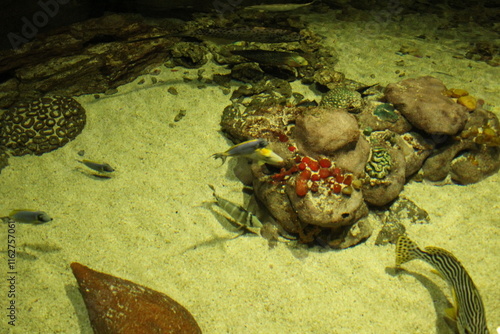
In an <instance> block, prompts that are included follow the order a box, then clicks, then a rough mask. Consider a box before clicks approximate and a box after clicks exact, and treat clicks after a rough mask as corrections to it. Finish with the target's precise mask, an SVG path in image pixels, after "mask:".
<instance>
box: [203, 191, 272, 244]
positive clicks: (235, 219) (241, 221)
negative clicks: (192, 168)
mask: <svg viewBox="0 0 500 334" xmlns="http://www.w3.org/2000/svg"><path fill="white" fill-rule="evenodd" d="M208 186H209V187H210V189H212V191H213V195H214V198H215V202H216V203H217V205H218V206H219V207H220V208H221V209H223V210H224V211H226V212H227V214H228V215H229V217H226V218H227V219H228V220H229V221H230V222H231V223H232V224H233V225H234V226H236V227H238V228H239V229H243V230H246V231H248V232H252V233H255V234H257V235H260V229H261V228H262V223H261V222H260V220H259V218H257V216H255V215H254V214H253V213H251V212H250V211H248V210H246V209H244V208H243V207H241V206H239V205H237V204H234V203H233V202H230V201H228V200H226V199H224V198H222V197H219V196H218V195H217V194H216V193H215V188H214V186H212V185H210V184H209V185H208Z"/></svg>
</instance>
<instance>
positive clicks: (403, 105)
mask: <svg viewBox="0 0 500 334" xmlns="http://www.w3.org/2000/svg"><path fill="white" fill-rule="evenodd" d="M444 91H446V86H445V85H444V84H443V83H442V82H441V81H440V80H438V79H436V78H433V77H430V76H426V77H420V78H416V79H406V80H403V81H400V82H398V83H395V84H394V83H393V84H389V85H388V86H387V87H386V90H385V96H386V98H387V100H388V101H389V102H390V103H392V104H393V105H394V106H395V107H396V109H397V110H399V111H400V112H401V114H403V116H405V117H406V119H407V120H408V121H409V122H410V123H411V124H413V125H414V126H415V127H417V128H419V129H421V130H423V131H425V132H427V133H429V134H447V135H454V134H456V133H457V132H459V131H460V130H462V129H463V127H464V125H465V122H466V121H467V116H468V112H467V108H465V107H464V106H462V105H460V104H457V103H456V102H455V101H453V100H452V99H451V98H449V97H447V96H445V95H444V94H443V92H444Z"/></svg>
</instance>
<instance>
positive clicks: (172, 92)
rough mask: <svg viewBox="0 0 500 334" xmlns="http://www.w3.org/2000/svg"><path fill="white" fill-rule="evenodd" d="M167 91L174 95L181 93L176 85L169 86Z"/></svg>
mask: <svg viewBox="0 0 500 334" xmlns="http://www.w3.org/2000/svg"><path fill="white" fill-rule="evenodd" d="M167 92H169V93H170V94H172V95H178V94H179V92H178V91H177V89H176V88H175V87H174V86H170V87H168V89H167Z"/></svg>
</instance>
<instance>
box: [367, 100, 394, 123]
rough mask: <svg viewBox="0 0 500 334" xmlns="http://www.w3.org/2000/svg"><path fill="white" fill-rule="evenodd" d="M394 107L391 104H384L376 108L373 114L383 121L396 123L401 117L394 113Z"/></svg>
mask: <svg viewBox="0 0 500 334" xmlns="http://www.w3.org/2000/svg"><path fill="white" fill-rule="evenodd" d="M394 110H395V109H394V106H393V105H392V104H390V103H382V104H379V105H378V106H377V108H375V110H374V111H373V114H374V115H375V116H377V117H378V118H380V119H381V120H383V121H388V122H391V123H396V122H397V121H398V119H399V115H398V114H397V113H396V112H395V111H394Z"/></svg>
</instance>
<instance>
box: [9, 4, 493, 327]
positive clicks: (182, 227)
mask: <svg viewBox="0 0 500 334" xmlns="http://www.w3.org/2000/svg"><path fill="white" fill-rule="evenodd" d="M306 19H307V20H308V21H310V22H311V28H312V29H313V30H316V31H317V32H319V33H320V34H323V35H325V36H326V39H325V47H332V48H335V49H336V50H337V51H338V54H339V58H340V60H339V64H338V68H337V69H338V70H339V71H341V72H344V73H346V75H347V77H349V78H351V79H354V80H358V81H363V82H366V83H369V84H370V83H376V82H378V83H381V84H383V85H386V84H388V83H390V82H396V81H399V80H401V79H402V78H407V77H415V76H420V75H429V74H430V75H434V76H436V77H438V78H440V79H441V80H443V81H444V82H445V84H446V85H447V86H448V87H454V88H464V89H467V90H468V91H469V92H470V93H471V94H473V95H475V96H477V97H480V98H483V99H484V100H485V101H486V102H487V103H488V104H490V105H491V106H492V107H491V108H492V110H494V111H495V112H496V113H497V114H499V113H500V84H499V81H498V78H500V68H498V67H497V68H494V67H491V66H488V65H487V64H485V63H481V62H473V61H470V60H466V59H457V58H454V57H453V56H454V55H458V54H464V51H463V47H465V46H466V45H467V43H468V41H469V40H473V39H474V38H476V39H477V36H478V35H481V34H483V36H488V35H486V32H483V31H481V29H479V28H474V27H465V26H464V27H461V28H460V29H454V30H451V31H448V32H446V34H447V35H444V34H445V33H444V32H440V31H439V30H437V29H436V27H437V23H439V20H437V19H435V18H433V17H430V16H428V17H417V16H415V17H409V18H407V19H406V20H405V21H404V22H400V23H397V24H396V23H386V22H382V23H374V22H379V21H380V20H376V19H374V20H373V22H371V23H367V22H365V21H356V20H352V21H349V22H347V21H345V22H339V21H336V20H335V19H334V13H328V14H325V15H318V14H315V15H310V16H308V17H306ZM362 31H364V33H361V32H362ZM421 34H426V35H427V36H429V37H430V38H428V39H425V40H423V39H418V38H416V36H417V35H421ZM436 36H438V37H439V40H436V39H435V38H434V37H436ZM406 43H411V44H414V45H415V46H416V47H417V48H419V49H421V50H422V52H423V53H424V54H425V57H423V58H417V57H413V56H409V55H408V56H399V55H397V54H396V51H398V50H399V48H400V46H401V45H402V44H406ZM399 60H404V66H398V65H396V62H397V61H399ZM207 68H208V69H207V72H206V73H205V74H204V75H205V76H207V77H208V76H210V73H212V72H211V71H212V70H214V71H218V72H220V71H221V70H222V69H221V68H220V67H217V66H214V65H212V66H207ZM160 69H161V73H160V75H158V76H156V78H157V79H158V80H160V82H158V83H156V84H153V83H152V82H151V77H152V76H151V75H144V76H143V77H142V78H138V79H137V80H136V81H134V82H132V83H130V84H128V85H125V86H123V87H120V88H119V90H118V93H117V94H115V95H109V96H103V97H102V98H100V99H95V98H94V97H93V96H81V97H78V98H77V100H78V101H79V102H80V103H82V105H83V106H84V107H85V109H86V110H87V115H88V122H87V126H86V127H85V129H84V131H83V133H82V134H81V135H79V136H78V137H77V139H76V140H74V141H73V142H71V143H69V144H68V145H66V146H65V147H64V148H62V149H59V150H56V151H54V152H51V153H49V154H45V155H43V156H41V157H33V156H24V157H19V158H11V159H10V166H9V167H8V168H6V169H4V170H3V171H2V174H1V176H0V198H1V202H0V211H1V212H0V214H2V215H6V214H8V213H9V211H10V210H11V209H19V208H31V209H38V210H44V211H46V212H48V213H50V214H51V215H52V216H53V218H54V220H53V221H52V222H51V223H48V224H44V225H39V226H32V225H22V224H18V225H17V230H16V233H15V236H16V241H17V247H18V248H17V249H18V253H17V268H16V270H17V282H16V283H17V285H16V303H17V321H16V326H15V327H12V326H8V325H7V317H6V307H7V305H6V302H5V295H6V292H7V290H8V287H7V285H6V279H4V277H5V276H7V261H6V256H5V252H3V253H2V254H3V255H2V263H1V268H2V277H3V278H2V280H1V286H0V290H1V295H2V305H1V308H2V310H3V311H2V316H1V324H0V329H2V332H4V330H3V328H8V332H9V333H33V334H34V333H91V332H92V330H91V328H90V324H89V321H88V318H87V315H86V310H85V306H84V304H83V300H82V299H81V297H80V295H79V292H78V290H77V287H76V282H75V279H74V277H73V275H72V273H71V270H70V268H69V264H70V263H71V262H74V261H76V262H80V263H82V264H85V265H87V266H89V267H91V268H93V269H96V270H99V271H104V272H106V273H109V274H113V275H115V276H118V277H122V278H125V279H128V280H132V281H134V282H136V283H138V284H141V285H145V286H148V287H150V288H152V289H155V290H158V291H161V292H164V293H166V294H168V295H169V296H170V297H172V298H174V299H175V300H177V301H178V302H180V303H181V304H183V305H184V306H185V307H186V308H188V309H189V310H190V311H191V313H192V314H193V315H194V317H195V318H196V319H197V321H198V323H199V325H200V327H201V328H202V329H203V331H204V333H316V334H322V333H325V334H326V333H440V334H445V333H451V331H450V330H449V329H448V328H447V326H446V324H445V322H444V321H443V320H442V315H443V309H444V308H446V307H448V306H449V303H450V301H451V296H450V291H449V289H448V287H447V285H446V283H445V282H444V281H443V280H442V279H441V278H439V277H438V276H437V275H435V274H433V273H431V271H430V267H429V266H428V265H427V264H425V263H423V262H421V261H413V262H411V263H409V264H408V265H406V266H405V267H406V268H407V269H408V270H409V272H408V273H406V274H404V273H403V274H401V275H399V276H394V275H392V273H393V272H392V270H391V268H392V266H393V265H394V246H393V245H389V246H375V245H374V241H375V236H376V233H377V229H378V228H379V227H378V226H375V229H376V230H375V232H374V236H373V237H372V238H370V239H369V240H368V241H367V242H366V243H364V244H362V245H359V246H357V247H354V248H351V249H346V250H343V251H323V250H321V249H316V248H313V249H305V248H302V247H293V246H290V245H286V244H279V245H278V246H277V247H276V248H274V249H269V248H268V245H267V242H266V240H264V239H262V238H260V237H256V236H243V237H239V238H236V239H232V240H231V238H232V237H233V236H234V234H231V233H230V232H228V231H227V230H225V229H224V228H223V227H222V226H221V224H220V223H219V222H218V220H217V219H216V217H215V216H214V215H213V213H212V212H211V211H210V210H208V209H207V207H206V205H205V204H204V203H206V202H210V201H212V194H211V191H210V189H209V188H208V187H207V184H209V183H210V184H213V185H214V186H215V187H216V189H217V190H218V192H219V194H220V195H221V196H222V197H225V198H227V199H230V200H233V201H235V202H237V203H242V202H243V201H244V196H243V193H242V192H241V190H242V185H241V183H240V182H239V181H238V180H237V179H236V178H235V177H234V175H233V173H232V170H231V166H233V165H234V162H230V163H226V164H225V165H224V166H223V167H220V168H218V166H219V165H220V162H216V161H213V160H212V159H210V158H209V156H210V154H212V153H215V152H219V151H224V150H225V149H227V147H228V146H229V145H230V143H229V141H228V140H227V139H225V137H224V136H223V135H222V134H221V133H220V131H219V129H220V127H219V121H220V116H221V113H222V110H223V108H224V107H225V106H226V105H228V104H229V100H228V96H227V95H224V94H223V93H222V90H221V89H220V88H219V87H215V86H208V87H206V88H202V89H200V88H198V87H197V85H198V84H199V83H197V82H196V81H192V82H189V83H184V82H183V80H182V77H183V76H188V77H191V78H193V79H195V78H196V70H191V71H187V70H185V69H182V68H180V69H178V71H172V70H170V69H166V68H164V67H161V68H160ZM396 71H399V72H398V73H396ZM185 72H187V74H185ZM401 73H405V74H406V75H405V76H404V77H399V75H400V74H401ZM141 79H145V83H144V84H142V85H139V84H138V82H139V81H140V80H141ZM170 86H175V87H176V89H177V90H178V92H179V94H178V95H177V96H174V95H171V94H169V93H168V92H167V89H168V87H170ZM303 89H307V88H306V87H303ZM181 109H185V110H186V116H185V117H184V118H183V119H182V120H181V121H179V122H173V119H174V117H175V116H176V115H177V113H178V112H179V110H181ZM172 124H173V125H172ZM80 150H84V151H85V158H87V159H91V160H97V161H106V162H108V163H109V164H110V165H112V166H113V167H115V168H116V172H115V173H114V174H115V175H114V177H113V178H112V179H110V180H100V179H95V178H92V177H89V175H88V174H86V173H85V170H84V169H83V168H82V165H81V164H79V163H77V162H76V161H75V160H76V159H78V158H80V157H79V156H78V154H77V152H79V151H80ZM499 181H500V175H499V174H497V175H494V176H492V177H489V178H488V179H486V180H484V181H482V182H480V183H479V184H475V185H471V186H457V185H448V186H433V185H430V184H425V183H420V184H419V183H412V184H409V185H407V186H406V187H405V190H404V192H403V195H404V196H406V197H408V198H409V199H411V200H413V201H414V202H415V203H417V204H418V205H419V206H420V207H422V208H424V209H425V210H427V212H428V213H429V214H430V217H431V223H430V224H425V225H408V226H406V227H407V232H408V234H409V235H410V236H411V237H412V238H413V239H414V240H415V241H417V242H418V243H419V244H420V245H421V246H429V245H433V246H438V247H442V248H445V249H447V250H449V251H451V252H453V253H454V254H455V255H456V256H457V257H458V258H459V259H460V260H461V262H462V263H463V265H464V266H465V267H466V268H467V270H468V272H469V273H470V275H471V276H472V278H473V279H474V282H475V283H476V285H477V287H478V288H479V290H480V292H481V295H482V297H483V301H484V304H485V307H486V315H487V320H488V326H489V328H490V330H492V331H493V330H494V329H495V328H497V327H498V326H500V290H499V289H498V286H499V281H498V268H499V267H498V264H499V263H500V238H499V234H500V233H499V231H500V230H499V229H500V201H499V199H500V198H499V194H500V182H499ZM6 235H7V229H6V227H5V225H4V227H3V228H2V229H1V238H0V240H1V246H0V249H1V250H3V251H5V249H6V248H7V240H6V239H7V236H6ZM138 316H140V315H138Z"/></svg>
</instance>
